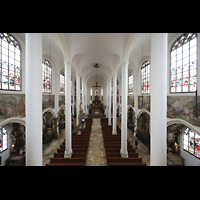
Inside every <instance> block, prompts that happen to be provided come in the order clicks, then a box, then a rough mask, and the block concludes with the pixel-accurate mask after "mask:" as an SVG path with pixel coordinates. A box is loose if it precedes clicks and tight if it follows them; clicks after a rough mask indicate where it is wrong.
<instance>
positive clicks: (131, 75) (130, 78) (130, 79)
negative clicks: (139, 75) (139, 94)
mask: <svg viewBox="0 0 200 200" xmlns="http://www.w3.org/2000/svg"><path fill="white" fill-rule="evenodd" d="M128 94H133V74H132V73H131V74H129V76H128Z"/></svg>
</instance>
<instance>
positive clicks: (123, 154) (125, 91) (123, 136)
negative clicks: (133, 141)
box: [120, 62, 129, 158]
mask: <svg viewBox="0 0 200 200" xmlns="http://www.w3.org/2000/svg"><path fill="white" fill-rule="evenodd" d="M128 64H129V63H128V62H124V63H122V120H121V151H120V153H121V157H124V158H126V157H128V151H127V95H128V84H127V79H128Z"/></svg>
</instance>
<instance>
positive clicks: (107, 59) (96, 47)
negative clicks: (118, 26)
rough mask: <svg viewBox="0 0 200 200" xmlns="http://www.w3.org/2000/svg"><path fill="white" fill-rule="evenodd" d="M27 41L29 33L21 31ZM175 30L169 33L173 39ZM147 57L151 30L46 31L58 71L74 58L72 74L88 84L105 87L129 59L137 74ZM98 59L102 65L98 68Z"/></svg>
mask: <svg viewBox="0 0 200 200" xmlns="http://www.w3.org/2000/svg"><path fill="white" fill-rule="evenodd" d="M19 35H20V37H21V38H22V39H23V40H24V41H25V34H23V33H20V34H19ZM174 35H175V33H169V34H168V39H169V40H170V39H171V38H172V37H173V36H174ZM142 45H143V59H145V58H146V59H148V58H150V56H151V34H150V33H43V57H46V58H49V60H50V62H51V63H52V64H53V66H54V67H55V68H56V73H60V70H61V69H63V68H64V63H63V62H64V60H67V61H70V62H72V64H73V66H72V74H76V73H79V74H80V75H81V77H82V78H83V79H84V80H85V81H86V83H87V85H88V87H91V86H92V85H94V84H96V81H97V82H98V84H101V85H102V86H103V87H104V86H105V85H106V84H107V81H108V80H109V79H111V78H112V75H113V74H114V73H117V74H118V75H120V74H121V70H120V64H121V63H122V62H124V61H128V62H129V71H133V73H134V74H137V73H138V72H137V71H138V67H139V66H140V65H141V62H142ZM95 63H98V65H99V68H97V69H96V68H94V67H93V66H94V65H95Z"/></svg>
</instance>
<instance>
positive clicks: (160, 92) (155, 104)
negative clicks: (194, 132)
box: [150, 33, 168, 166]
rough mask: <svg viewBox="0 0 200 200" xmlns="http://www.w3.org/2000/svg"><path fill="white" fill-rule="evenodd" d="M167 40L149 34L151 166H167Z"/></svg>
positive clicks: (161, 36) (160, 36) (165, 35)
mask: <svg viewBox="0 0 200 200" xmlns="http://www.w3.org/2000/svg"><path fill="white" fill-rule="evenodd" d="M167 39H168V38H167V33H152V34H151V80H154V81H151V120H150V121H151V122H150V123H151V127H150V132H151V136H150V137H151V157H150V164H151V166H158V165H159V166H166V165H167Z"/></svg>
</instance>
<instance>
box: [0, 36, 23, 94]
mask: <svg viewBox="0 0 200 200" xmlns="http://www.w3.org/2000/svg"><path fill="white" fill-rule="evenodd" d="M0 90H12V91H20V90H21V47H20V45H19V43H18V41H17V40H16V39H15V38H14V37H13V36H12V35H11V34H10V33H0Z"/></svg>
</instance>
